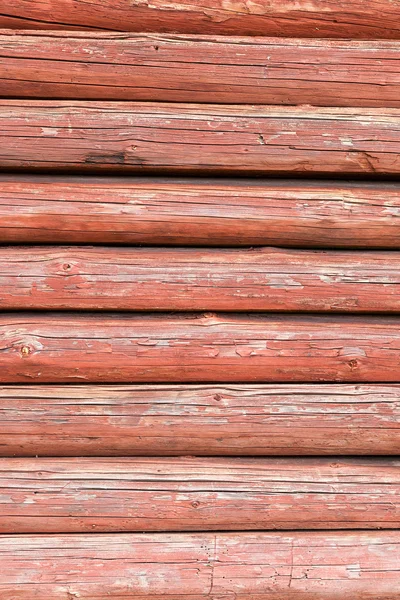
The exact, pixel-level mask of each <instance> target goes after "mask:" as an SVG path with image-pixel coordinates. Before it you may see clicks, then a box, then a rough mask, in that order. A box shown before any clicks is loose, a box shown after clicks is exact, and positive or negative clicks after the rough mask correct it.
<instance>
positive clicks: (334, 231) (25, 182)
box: [0, 175, 400, 249]
mask: <svg viewBox="0 0 400 600" xmlns="http://www.w3.org/2000/svg"><path fill="white" fill-rule="evenodd" d="M399 214H400V187H399V186H398V185H397V184H383V183H376V184H371V183H367V184H366V183H353V184H352V183H348V182H340V181H336V182H325V181H319V182H317V181H315V182H307V181H294V180H293V181H290V180H289V181H273V180H270V181H268V180H264V181H259V180H257V179H247V180H246V179H245V180H224V181H221V180H216V179H215V180H209V179H205V180H204V179H185V180H182V179H172V178H171V179H166V178H164V179H162V178H149V179H146V178H135V179H132V178H84V177H79V178H73V177H68V178H67V177H64V178H60V177H48V178H46V177H43V176H27V175H24V176H23V175H20V176H15V175H14V176H10V175H8V176H7V175H0V242H3V243H57V244H58V243H67V244H68V243H78V244H79V243H95V244H104V243H105V244H107V243H112V244H117V243H119V244H138V243H145V244H165V245H171V244H175V245H200V246H201V245H207V246H243V245H276V246H279V245H281V246H309V247H318V246H320V247H325V248H326V247H332V246H333V247H336V248H345V247H350V248H390V249H392V248H393V249H394V248H400V219H399V218H398V215H399Z"/></svg>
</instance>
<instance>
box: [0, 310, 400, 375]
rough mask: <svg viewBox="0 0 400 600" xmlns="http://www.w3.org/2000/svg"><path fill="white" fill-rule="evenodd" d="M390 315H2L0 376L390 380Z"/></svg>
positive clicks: (395, 325)
mask: <svg viewBox="0 0 400 600" xmlns="http://www.w3.org/2000/svg"><path fill="white" fill-rule="evenodd" d="M399 323H400V321H399V318H396V317H390V318H389V317H386V318H378V317H368V318H367V317H357V316H351V317H350V316H348V317H345V316H341V315H339V316H336V317H335V318H334V317H319V316H271V315H270V316H246V315H231V314H229V313H227V314H219V315H214V314H212V313H205V314H204V315H201V314H193V315H191V314H189V313H184V314H183V315H162V314H161V315H142V314H133V315H121V314H119V315H104V316H103V315H101V316H98V315H90V314H89V315H87V316H84V315H79V314H74V315H62V314H57V313H49V314H45V315H38V314H36V315H35V314H30V313H27V314H24V313H20V314H15V313H9V314H3V315H1V316H0V352H1V355H2V359H1V362H2V369H1V371H0V381H1V382H2V383H19V382H25V383H27V382H32V380H34V381H36V382H46V383H69V382H71V383H73V382H77V383H82V382H83V381H87V382H103V383H107V382H108V383H118V382H119V383H129V382H143V383H149V382H152V383H158V382H160V383H162V382H165V383H167V382H208V381H214V382H266V383H267V382H304V383H307V382H319V381H324V382H346V381H348V382H371V383H373V382H394V383H396V382H398V381H399V380H400V363H399V360H398V354H399V349H400V331H399Z"/></svg>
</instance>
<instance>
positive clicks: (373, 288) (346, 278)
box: [0, 246, 400, 312]
mask: <svg viewBox="0 0 400 600" xmlns="http://www.w3.org/2000/svg"><path fill="white" fill-rule="evenodd" d="M399 286H400V253H398V252H349V251H348V252H344V251H330V252H328V251H321V250H308V251H306V250H277V249H276V248H258V249H254V248H250V249H246V250H232V249H225V250H223V249H219V250H210V249H204V250H199V249H188V248H180V249H171V250H169V249H165V248H151V249H146V248H125V249H116V248H112V247H108V248H104V247H103V248H88V247H78V248H77V247H70V248H65V247H62V246H58V247H52V248H47V247H46V248H43V247H40V248H38V247H26V248H20V247H16V246H14V247H11V248H0V309H3V310H9V309H13V310H24V309H34V310H59V309H70V310H154V311H158V310H167V311H168V310H224V311H264V310H268V311H283V312H284V311H292V312H293V311H298V312H302V311H311V312H312V311H314V312H315V311H328V312H329V311H333V312H346V311H347V312H348V311H350V312H390V311H395V312H399V311H400V294H399Z"/></svg>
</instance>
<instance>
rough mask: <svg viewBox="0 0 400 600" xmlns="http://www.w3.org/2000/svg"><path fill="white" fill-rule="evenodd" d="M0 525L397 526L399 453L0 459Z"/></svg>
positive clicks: (72, 529) (78, 529)
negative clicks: (394, 457) (340, 456)
mask: <svg viewBox="0 0 400 600" xmlns="http://www.w3.org/2000/svg"><path fill="white" fill-rule="evenodd" d="M0 496H1V498H2V502H1V504H0V533H84V532H89V531H91V532H93V531H96V532H130V531H221V530H222V531H224V530H227V531H228V530H229V531H249V530H263V529H269V530H271V529H280V530H282V529H283V530H284V529H286V530H297V529H307V530H309V529H324V530H327V529H376V528H379V529H397V528H399V527H400V461H395V460H387V459H386V460H383V459H347V460H343V459H342V460H338V459H335V461H334V462H332V460H330V459H321V458H317V459H310V458H300V459H295V458H286V459H284V458H280V459H279V458H278V459H276V458H275V459H273V458H269V459H260V458H259V459H249V458H248V459H245V458H225V459H220V458H219V459H218V458H214V459H213V458H108V459H107V458H98V459H91V458H81V457H80V458H64V459H62V458H57V459H55V458H41V459H40V460H38V459H35V458H23V459H21V458H2V459H0Z"/></svg>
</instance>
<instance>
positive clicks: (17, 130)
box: [0, 100, 400, 175]
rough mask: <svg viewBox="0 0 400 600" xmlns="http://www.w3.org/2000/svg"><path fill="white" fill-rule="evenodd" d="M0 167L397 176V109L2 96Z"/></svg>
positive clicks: (399, 122) (399, 149)
mask: <svg viewBox="0 0 400 600" xmlns="http://www.w3.org/2000/svg"><path fill="white" fill-rule="evenodd" d="M0 169H14V170H15V169H19V170H23V169H25V170H26V169H28V170H31V171H32V170H39V171H40V170H41V171H46V172H48V171H49V170H52V169H53V170H54V169H57V170H60V169H63V170H64V171H69V172H80V171H82V172H84V171H92V172H116V173H117V172H130V173H136V172H138V173H140V172H168V173H174V172H182V173H184V172H188V173H202V174H207V173H209V172H210V173H212V172H214V173H220V174H223V173H235V174H237V173H242V174H262V173H264V174H274V173H275V174H287V173H293V172H296V173H303V174H307V173H310V174H312V173H314V174H315V173H319V174H326V173H332V174H341V175H346V174H348V175H350V174H364V175H365V174H369V175H374V174H375V175H385V174H386V175H396V174H399V173H400V109H395V108H386V109H384V108H382V109H373V108H368V109H367V108H358V109H354V108H310V107H274V106H258V107H257V106H247V105H246V106H219V105H207V104H201V105H196V104H191V105H187V104H156V103H129V102H121V103H119V102H82V101H81V102H72V101H71V102H68V101H55V100H53V101H50V100H46V101H40V102H39V101H37V100H36V101H30V100H26V101H21V100H2V101H0Z"/></svg>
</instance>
